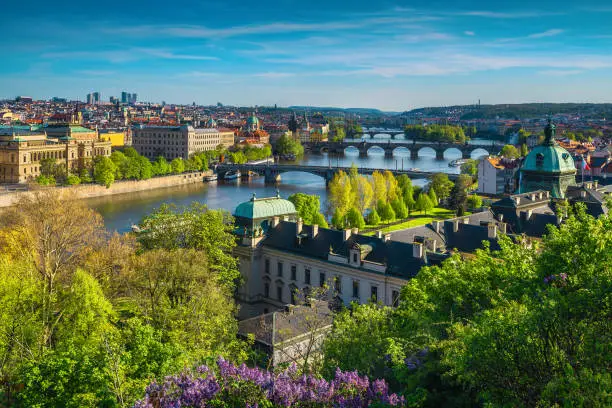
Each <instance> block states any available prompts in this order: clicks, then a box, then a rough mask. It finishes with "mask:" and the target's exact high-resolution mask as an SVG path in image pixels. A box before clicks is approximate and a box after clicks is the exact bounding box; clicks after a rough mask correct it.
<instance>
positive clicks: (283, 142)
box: [276, 135, 304, 156]
mask: <svg viewBox="0 0 612 408" xmlns="http://www.w3.org/2000/svg"><path fill="white" fill-rule="evenodd" d="M276 151H277V152H278V153H279V154H294V155H296V156H301V155H302V154H304V147H303V146H302V144H301V143H300V141H299V140H296V139H293V138H292V137H289V136H287V135H282V136H281V137H280V138H279V139H278V141H277V142H276Z"/></svg>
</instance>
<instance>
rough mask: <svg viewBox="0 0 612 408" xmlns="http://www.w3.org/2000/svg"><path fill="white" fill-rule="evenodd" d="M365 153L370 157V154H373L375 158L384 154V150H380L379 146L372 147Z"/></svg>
mask: <svg viewBox="0 0 612 408" xmlns="http://www.w3.org/2000/svg"><path fill="white" fill-rule="evenodd" d="M366 152H367V154H368V156H369V155H371V154H373V155H375V156H379V155H381V154H385V149H384V148H382V147H381V146H378V145H374V146H370V147H368V149H367V151H366Z"/></svg>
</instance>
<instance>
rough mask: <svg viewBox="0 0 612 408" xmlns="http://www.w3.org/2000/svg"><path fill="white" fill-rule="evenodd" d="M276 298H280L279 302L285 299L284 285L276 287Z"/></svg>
mask: <svg viewBox="0 0 612 408" xmlns="http://www.w3.org/2000/svg"><path fill="white" fill-rule="evenodd" d="M276 298H277V299H278V301H279V302H282V301H283V287H282V286H277V287H276Z"/></svg>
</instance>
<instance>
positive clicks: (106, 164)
mask: <svg viewBox="0 0 612 408" xmlns="http://www.w3.org/2000/svg"><path fill="white" fill-rule="evenodd" d="M93 163H94V164H93V175H94V180H95V181H96V183H98V184H101V185H103V186H106V188H109V187H110V186H111V184H113V182H114V181H115V174H116V172H117V165H116V164H115V163H114V162H113V161H112V160H111V159H109V158H108V157H106V156H96V157H95V158H94V162H93Z"/></svg>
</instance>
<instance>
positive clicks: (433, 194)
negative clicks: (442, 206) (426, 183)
mask: <svg viewBox="0 0 612 408" xmlns="http://www.w3.org/2000/svg"><path fill="white" fill-rule="evenodd" d="M427 196H428V197H429V199H430V200H431V203H432V204H433V206H434V207H436V206H437V205H438V196H437V195H436V190H434V189H433V188H430V189H429V191H428V192H427Z"/></svg>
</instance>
